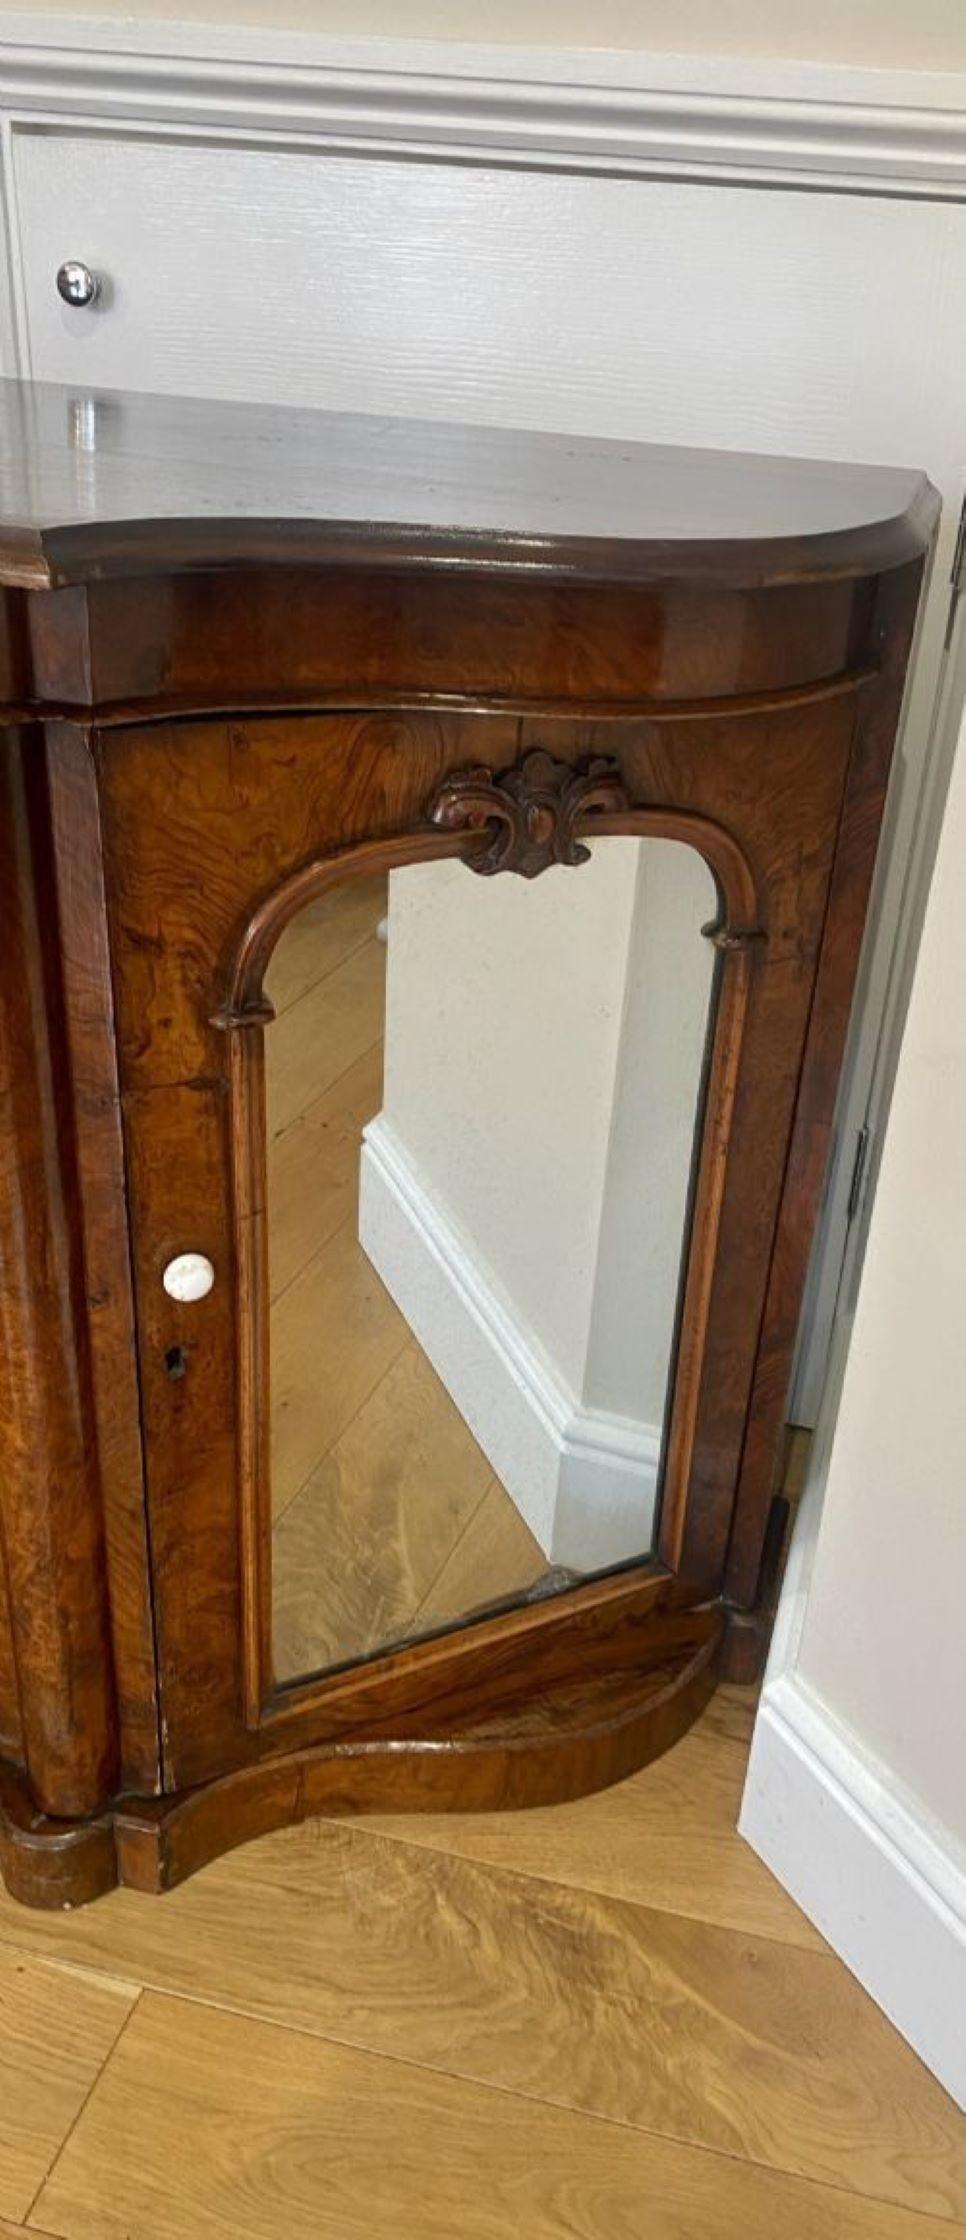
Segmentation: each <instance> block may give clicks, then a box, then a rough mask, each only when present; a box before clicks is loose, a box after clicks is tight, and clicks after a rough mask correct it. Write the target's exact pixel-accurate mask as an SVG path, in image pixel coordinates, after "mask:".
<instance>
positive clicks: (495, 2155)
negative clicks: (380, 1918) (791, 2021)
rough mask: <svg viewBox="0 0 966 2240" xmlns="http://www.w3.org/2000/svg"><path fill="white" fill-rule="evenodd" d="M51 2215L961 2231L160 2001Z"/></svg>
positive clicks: (860, 2232) (320, 2239)
mask: <svg viewBox="0 0 966 2240" xmlns="http://www.w3.org/2000/svg"><path fill="white" fill-rule="evenodd" d="M31 2221H32V2222H33V2223H35V2224H36V2225H37V2226H40V2227H44V2228H46V2229H47V2230H49V2231H51V2232H55V2233H57V2234H59V2235H61V2236H63V2240H132V2236H134V2235H136V2240H228V2236H229V2235H231V2240H237V2236H238V2235H241V2234H244V2236H245V2240H282V2236H284V2240H399V2235H400V2234H406V2235H407V2240H409V2236H411V2240H455V2236H456V2235H457V2234H459V2235H461V2236H465V2240H506V2236H507V2234H509V2233H518V2234H521V2235H523V2236H525V2240H565V2236H568V2240H575V2236H576V2240H643V2236H644V2235H645V2234H646V2235H647V2240H735V2235H736V2234H741V2236H742V2240H775V2236H776V2234H778V2233H782V2234H785V2235H788V2236H790V2240H792V2236H793V2240H937V2235H938V2234H939V2233H940V2232H944V2231H947V2232H948V2231H949V2229H950V2228H949V2227H948V2226H945V2227H944V2226H940V2225H937V2223H936V2222H935V2220H931V2219H926V2218H923V2217H920V2216H917V2215H915V2214H914V2213H912V2212H911V2211H905V2210H900V2209H893V2208H890V2207H886V2206H884V2205H883V2204H880V2203H870V2202H864V2201H862V2200H860V2199H859V2198H858V2197H856V2196H854V2195H852V2196H850V2195H847V2194H843V2193H840V2192H836V2191H834V2190H832V2189H830V2188H826V2187H821V2186H815V2185H811V2184H809V2183H807V2182H806V2181H803V2180H801V2179H795V2178H788V2177H784V2176H782V2175H779V2174H776V2173H775V2172H772V2171H764V2170H760V2169H756V2168H753V2167H752V2166H750V2165H748V2164H746V2163H741V2162H736V2161H733V2160H731V2159H730V2158H728V2157H727V2156H721V2155H710V2154H706V2153H702V2152H698V2151H695V2150H694V2149H691V2148H686V2147H680V2146H677V2145H675V2144H671V2143H668V2142H667V2141H663V2140H659V2139H654V2138H651V2137H649V2136H647V2135H646V2134H643V2133H639V2132H633V2131H630V2130H627V2129H625V2128H624V2127H623V2126H621V2125H617V2124H610V2123H604V2122H600V2121H598V2120H596V2119H595V2118H593V2117H587V2116H575V2115H571V2114H567V2113H565V2112H563V2111H561V2110H559V2109H555V2108H548V2107H544V2106H541V2105H540V2104H539V2103H537V2102H535V2101H532V2100H522V2099H519V2098H517V2097H516V2096H515V2095H514V2094H513V2093H507V2092H494V2091H491V2090H488V2089H487V2088H485V2087H481V2086H477V2085H471V2084H467V2083H465V2082H463V2081H462V2080H458V2079H454V2078H452V2077H444V2076H441V2075H438V2074H436V2073H433V2072H430V2071H427V2070H420V2069H414V2068H413V2067H412V2066H410V2065H409V2064H408V2063H406V2062H404V2061H386V2060H383V2059H380V2058H379V2057H378V2056H376V2055H373V2054H367V2053H359V2052H355V2051H350V2050H348V2049H346V2048H344V2047H336V2046H332V2045H328V2044H325V2043H322V2042H320V2041H319V2040H317V2039H309V2038H305V2037H304V2036H302V2035H301V2034H300V2033H299V2032H297V2031H291V2030H278V2029H275V2028H272V2027H271V2026H269V2025H267V2024H265V2023H261V2022H256V2021H253V2020H251V2019H250V2018H247V2017H242V2016H240V2015H234V2014H226V2013H223V2012H221V2011H220V2010H218V2009H216V2008H206V2007H203V2006H195V2005H191V2004H190V2003H188V2002H185V2001H181V2000H177V1999H170V1998H165V1997H161V1996H153V1995H150V1994H149V1995H147V1996H146V1997H145V1998H144V1999H143V2000H142V2002H141V2005H140V2007H139V2009H138V2012H137V2013H136V2015H135V2016H134V2017H133V2019H132V2021H131V2023H130V2024H129V2027H128V2029H127V2030H126V2032H125V2034H124V2038H123V2040H122V2041H121V2044H120V2046H119V2047H118V2050H117V2053H116V2055H115V2057H114V2059H113V2060H112V2061H111V2062H110V2063H109V2064H108V2066H107V2067H106V2069H105V2070H104V2072H103V2074H102V2076H101V2078H100V2080H99V2082H98V2085H97V2087H96V2088H95V2091H94V2092H93V2093H92V2095H91V2097H90V2099H89V2101H88V2102H87V2105H86V2107H85V2109H84V2112H83V2115H82V2116H81V2118H80V2121H79V2122H78V2124H77V2126H76V2128H75V2130H74V2131H73V2133H72V2135H71V2137H70V2139H69V2140H68V2142H67V2144H66V2146H65V2147H64V2150H63V2152H62V2154H61V2155H60V2157H59V2159H58V2161H57V2163H56V2164H55V2166H54V2169H53V2171H52V2172H51V2175H50V2177H49V2178H48V2180H47V2182H46V2184H45V2185H44V2187H43V2190H42V2192H41V2194H40V2196H39V2199H38V2201H37V2204H36V2209H35V2214H34V2218H33V2219H32V2220H31Z"/></svg>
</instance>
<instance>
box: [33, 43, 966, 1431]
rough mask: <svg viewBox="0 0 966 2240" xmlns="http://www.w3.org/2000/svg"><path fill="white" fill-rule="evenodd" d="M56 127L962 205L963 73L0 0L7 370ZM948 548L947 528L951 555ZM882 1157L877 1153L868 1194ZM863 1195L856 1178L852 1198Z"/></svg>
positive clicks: (873, 1078)
mask: <svg viewBox="0 0 966 2240" xmlns="http://www.w3.org/2000/svg"><path fill="white" fill-rule="evenodd" d="M65 123H66V124H67V125H68V126H69V125H74V126H77V127H79V128H81V129H83V130H85V131H88V132H112V131H113V132H116V131H117V130H118V128H119V127H120V128H123V130H124V132H125V133H126V134H131V133H135V134H139V133H147V134H150V135H152V136H157V134H158V131H159V128H160V129H161V130H163V131H165V132H167V133H168V134H171V135H174V136H176V137H178V138H184V137H186V136H190V137H195V136H197V137H201V138H204V139H206V140H212V139H225V140H229V141H243V142H244V143H245V144H246V145H257V146H271V145H275V146H278V145H289V146H298V147H301V148H312V147H318V148H320V149H325V150H328V151H334V150H339V149H341V150H345V151H346V152H349V151H355V152H358V153H365V152H367V151H368V152H370V153H378V154H380V155H383V156H385V155H387V154H397V155H409V156H412V157H422V158H426V157H430V156H435V157H436V158H437V159H438V160H447V161H450V162H452V161H464V162H476V163H480V162H485V163H486V164H488V165H493V164H510V165H516V166H522V167H525V168H533V167H534V166H540V167H553V168H560V169H565V170H569V171H578V172H580V171H588V172H591V171H604V172H610V173H620V174H624V175H634V174H638V175H640V176H644V177H660V178H673V177H681V178H690V179H694V180H701V181H705V182H707V183H708V184H709V185H713V183H715V182H718V183H725V184H728V185H732V186H734V185H747V186H748V187H749V189H757V190H759V191H762V190H765V191H767V190H768V188H770V187H783V188H786V189H787V188H789V187H795V188H798V189H800V190H801V191H808V190H809V189H812V190H816V189H820V190H823V191H826V192H827V191H828V190H829V189H834V190H836V191H839V192H843V191H844V192H848V193H852V194H861V195H890V196H900V197H902V198H904V199H908V198H922V199H926V200H936V199H942V200H946V201H950V200H952V201H964V200H966V75H962V74H953V73H939V72H922V73H918V72H910V71H889V70H886V71H883V70H858V69H854V68H851V67H842V66H831V65H829V66H825V65H819V64H805V63H785V62H761V61H758V62H756V61H749V60H747V59H726V58H723V57H713V56H709V57H705V56H695V55H691V56H686V57H680V56H679V57H674V56H652V55H645V54H631V53H620V54H618V53H614V54H608V53H605V52H603V51H589V52H586V53H580V52H575V51H570V52H557V51H555V50H552V49H547V48H539V49H533V48H522V47H510V46H477V45H472V46H470V45H464V44H460V43H457V42H449V41H425V40H387V39H367V40H366V39H363V40H347V39H341V38H339V39H337V38H327V37H321V36H320V37H316V36H313V35H307V34H301V33H292V32H289V33H284V32H282V33H280V32H277V31H271V32H268V31H264V30H260V29H259V30H253V29H243V28H241V27H238V26H231V27H228V26H224V25H216V24H172V23H165V22H154V23H150V22H148V23H144V22H139V23H131V22H124V21H120V20H111V19H107V18H103V19H92V18H88V17H83V18H80V17H77V18H72V17H70V16H64V15H61V16H58V15H39V16H38V15H34V14H32V13H31V14H26V13H19V12H15V11H2V10H0V163H2V168H0V185H2V199H3V211H2V217H3V228H4V244H5V248H6V252H7V253H6V257H5V260H4V261H5V265H6V270H7V275H8V280H7V285H6V286H5V287H2V288H0V370H2V371H4V372H8V373H19V372H26V371H27V370H28V355H27V341H26V316H25V306H24V301H23V294H22V286H21V271H20V256H19V243H18V236H17V213H16V198H15V188H14V175H13V165H12V161H11V149H12V135H13V134H14V132H15V131H16V130H17V129H18V127H24V126H29V127H31V128H37V127H43V125H44V124H49V125H52V126H57V125H59V126H60V127H61V129H63V127H64V125H65ZM964 467H966V436H964ZM948 543H949V527H948V525H947V527H946V530H945V533H944V539H943V550H944V551H945V550H946V549H947V548H948ZM933 658H934V656H933ZM964 690H966V677H964V676H963V675H962V674H961V664H960V662H959V661H958V660H957V661H956V662H952V663H947V664H946V665H945V668H944V670H943V672H942V674H941V676H940V679H939V684H938V688H937V692H936V699H935V706H934V710H933V717H932V724H931V740H930V747H929V750H928V751H927V753H926V755H925V757H924V762H923V767H922V774H921V781H920V793H919V800H918V804H917V814H916V824H915V832H914V834H913V840H912V846H911V850H910V852H909V856H908V858H907V862H906V865H905V866H904V867H903V873H902V876H901V877H897V876H896V866H895V865H893V867H892V874H891V876H889V875H888V874H889V869H890V866H889V860H888V858H887V859H886V860H885V861H884V864H882V865H880V873H879V877H878V881H877V899H876V898H874V902H873V914H872V918H871V920H870V930H869V935H868V937H867V941H866V945H865V949H864V953H863V964H862V970H861V977H860V1009H859V1012H858V1014H857V1019H856V1024H855V1026H854V1029H853V1033H852V1036H851V1038H850V1045H849V1052H848V1055H847V1060H846V1068H845V1073H844V1076H843V1086H842V1093H841V1096H840V1101H839V1113H838V1116H837V1123H836V1152H835V1156H834V1158H833V1163H832V1167H831V1170H830V1176H829V1185H828V1189H827V1193H826V1203H825V1207H824V1211H823V1215H822V1221H821V1224H820V1229H819V1235H818V1239H817V1243H816V1251H815V1255H814V1260H813V1275H812V1279H811V1283H810V1288H809V1298H808V1301H807V1303H806V1317H805V1321H804V1324H803V1330H804V1332H805V1333H806V1337H805V1342H804V1343H803V1346H802V1350H801V1356H800V1361H799V1365H798V1371H797V1376H796V1387H795V1393H794V1394H793V1403H792V1412H793V1414H797V1415H798V1416H800V1417H801V1418H803V1419H805V1420H814V1415H815V1411H816V1407H817V1403H818V1398H819V1396H820V1392H821V1388H822V1385H823V1382H824V1379H825V1371H826V1361H827V1356H828V1354H829V1349H830V1346H831V1342H832V1338H833V1333H835V1332H836V1331H837V1329H838V1322H837V1319H836V1318H837V1317H838V1318H840V1317H841V1316H842V1314H843V1313H844V1314H845V1315H846V1316H847V1315H848V1313H849V1311H850V1304H851V1298H852V1293H853V1290H854V1264H855V1260H856V1253H857V1249H858V1248H857V1244H856V1241H855V1240H856V1239H857V1238H858V1237H859V1236H860V1234H861V1230H862V1224H861V1223H860V1222H858V1221H855V1220H853V1221H852V1223H851V1226H850V1225H849V1223H848V1222H847V1219H846V1206H847V1203H848V1200H849V1198H850V1195H852V1194H853V1193H852V1190H851V1186H852V1177H853V1161H854V1153H855V1147H856V1144H857V1141H858V1136H859V1131H860V1129H862V1128H863V1126H866V1125H867V1126H868V1127H869V1129H870V1131H871V1136H872V1140H873V1143H874V1144H877V1143H878V1142H880V1141H881V1134H882V1128H883V1125H884V1120H885V1114H886V1111H887V1105H888V1095H889V1091H890V1088H891V1082H892V1077H893V1074H894V1070H895V1061H896V1055H897V1051H898V1041H899V1035H900V1032H901V1023H902V1016H903V1012H904V1004H905V993H906V991H907V988H908V984H909V980H910V977H911V971H912V965H913V961H914V957H915V951H916V946H917V943H918V935H919V928H920V924H921V919H922V910H923V905H924V896H925V889H926V885H927V883H928V870H929V866H930V865H931V861H932V852H933V850H934V846H935V837H936V831H937V829H938V822H939V815H940V813H941V802H942V798H943V794H944V790H945V778H946V774H947V771H948V762H949V756H950V752H951V744H952V740H953V738H954V736H955V731H956V729H957V728H958V716H959V710H960V708H961V706H962V699H963V692H964ZM863 989H864V990H865V991H866V1003H865V1009H864V1013H863V1011H862V1008H861V995H862V990H863ZM870 990H871V995H870V993H869V991H870ZM875 1163H876V1161H875V1157H874V1156H873V1158H872V1159H871V1160H870V1161H869V1163H868V1165H867V1168H866V1186H867V1184H868V1179H869V1176H870V1175H871V1173H872V1171H873V1170H874V1166H875ZM867 1195H868V1192H867V1187H866V1190H865V1191H864V1192H863V1193H859V1194H858V1199H859V1200H861V1197H862V1196H865V1197H866V1198H867ZM853 1210H857V1208H854V1209H853ZM840 1350H841V1349H840V1348H839V1347H838V1345H836V1351H840Z"/></svg>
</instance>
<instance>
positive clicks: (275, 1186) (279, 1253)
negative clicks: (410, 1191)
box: [267, 1042, 382, 1301]
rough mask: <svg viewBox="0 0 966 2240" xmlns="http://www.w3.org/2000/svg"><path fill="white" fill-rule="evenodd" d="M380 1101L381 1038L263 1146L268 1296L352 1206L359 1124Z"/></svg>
mask: <svg viewBox="0 0 966 2240" xmlns="http://www.w3.org/2000/svg"><path fill="white" fill-rule="evenodd" d="M381 1101H382V1043H381V1042H375V1043H373V1046H372V1048H371V1050H366V1051H365V1052H364V1053H363V1055H362V1057H361V1058H357V1059H356V1061H355V1064H354V1065H351V1066H349V1067H347V1069H346V1071H345V1073H343V1074H340V1076H339V1079H338V1080H337V1081H334V1082H333V1084H332V1087H331V1089H327V1090H326V1091H325V1094H324V1095H323V1096H321V1097H316V1099H315V1101H314V1103H312V1104H310V1105H309V1106H308V1107H307V1109H306V1111H304V1112H300V1113H298V1114H297V1115H296V1116H295V1118H294V1119H293V1120H292V1121H291V1122H290V1123H289V1126H288V1127H287V1128H286V1129H285V1130H284V1132H283V1133H282V1134H281V1135H279V1136H276V1137H275V1138H274V1139H273V1140H272V1141H271V1142H270V1143H269V1146H268V1162H267V1163H268V1206H269V1211H270V1216H271V1218H270V1220H269V1223H268V1244H269V1288H270V1291H271V1296H272V1299H273V1301H274V1300H276V1299H277V1298H278V1297H279V1294H280V1293H281V1292H283V1291H285V1290H286V1289H287V1287H288V1285H289V1284H290V1283H291V1282H292V1281H293V1280H294V1278H295V1277H296V1276H297V1275H298V1274H299V1273H300V1271H301V1270H302V1269H303V1268H304V1267H305V1266H306V1265H307V1264H308V1262H309V1261H310V1260H312V1259H314V1257H315V1254H316V1253H317V1252H320V1251H321V1250H322V1247H323V1246H324V1245H326V1244H327V1243H328V1241H329V1238H330V1237H331V1236H334V1234H335V1232H336V1230H337V1229H339V1228H341V1226H342V1224H343V1222H345V1221H348V1220H349V1219H350V1217H352V1216H354V1215H355V1214H356V1212H357V1208H358V1202H359V1151H360V1145H361V1141H362V1130H363V1128H364V1126H365V1124H366V1121H367V1120H371V1119H372V1117H373V1114H374V1113H376V1112H378V1110H379V1106H380V1103H381Z"/></svg>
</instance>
